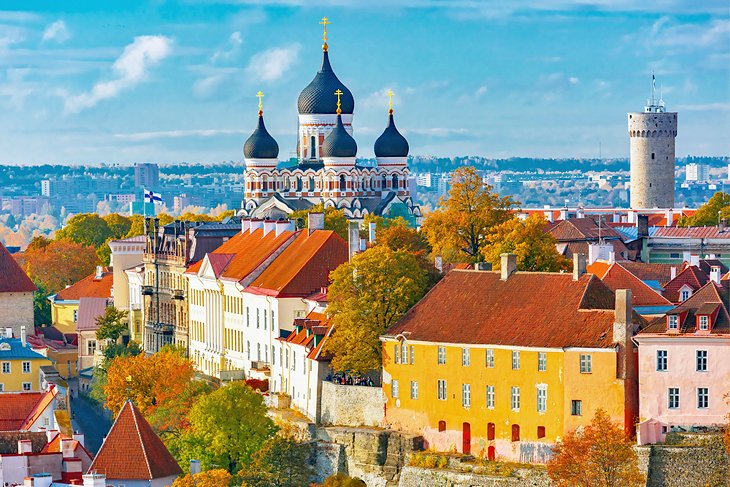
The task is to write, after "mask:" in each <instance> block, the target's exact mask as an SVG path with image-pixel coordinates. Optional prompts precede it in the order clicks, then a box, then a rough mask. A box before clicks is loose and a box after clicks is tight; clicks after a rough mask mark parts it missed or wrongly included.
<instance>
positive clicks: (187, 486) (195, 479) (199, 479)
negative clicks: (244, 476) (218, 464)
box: [172, 468, 233, 487]
mask: <svg viewBox="0 0 730 487" xmlns="http://www.w3.org/2000/svg"><path fill="white" fill-rule="evenodd" d="M232 479H233V476H232V475H231V474H229V473H228V472H226V471H225V470H223V469H221V468H217V469H214V470H206V471H205V472H200V473H196V474H195V475H192V474H187V475H185V476H183V477H178V478H176V479H175V481H174V482H173V483H172V487H223V486H225V485H231V480H232Z"/></svg>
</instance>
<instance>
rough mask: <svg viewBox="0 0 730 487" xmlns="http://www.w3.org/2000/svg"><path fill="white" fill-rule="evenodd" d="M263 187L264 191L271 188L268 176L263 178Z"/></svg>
mask: <svg viewBox="0 0 730 487" xmlns="http://www.w3.org/2000/svg"><path fill="white" fill-rule="evenodd" d="M261 189H262V190H263V191H268V190H269V180H268V178H267V177H266V176H264V177H262V178H261Z"/></svg>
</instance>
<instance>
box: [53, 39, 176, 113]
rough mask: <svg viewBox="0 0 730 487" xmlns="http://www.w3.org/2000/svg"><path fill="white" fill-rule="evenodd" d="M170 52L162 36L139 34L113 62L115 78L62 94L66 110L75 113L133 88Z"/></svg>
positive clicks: (166, 40) (170, 41)
mask: <svg viewBox="0 0 730 487" xmlns="http://www.w3.org/2000/svg"><path fill="white" fill-rule="evenodd" d="M171 52H172V40H171V39H170V38H168V37H165V36H139V37H135V38H134V41H133V42H132V43H131V44H128V45H127V47H125V48H124V52H122V55H121V56H119V58H118V59H117V60H116V61H115V62H114V65H113V66H112V69H113V71H114V74H115V77H114V78H113V79H111V80H109V81H100V82H98V83H96V84H95V85H94V86H93V87H92V88H91V90H90V91H88V92H86V93H81V94H79V95H73V96H65V98H66V100H65V110H66V112H67V113H78V112H80V111H82V110H85V109H87V108H91V107H93V106H95V105H96V104H97V103H99V102H100V101H102V100H107V99H109V98H114V97H116V96H117V95H119V94H120V93H121V92H122V91H124V90H128V89H130V88H133V87H134V86H136V85H137V84H139V83H141V82H142V81H144V80H145V78H146V76H147V71H148V70H149V68H150V67H152V66H154V65H156V64H157V63H159V62H160V61H161V60H163V59H165V58H166V57H167V56H169V55H170V53H171Z"/></svg>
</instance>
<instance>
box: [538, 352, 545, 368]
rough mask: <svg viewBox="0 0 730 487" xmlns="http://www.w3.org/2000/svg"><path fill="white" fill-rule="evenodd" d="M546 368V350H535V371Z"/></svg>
mask: <svg viewBox="0 0 730 487" xmlns="http://www.w3.org/2000/svg"><path fill="white" fill-rule="evenodd" d="M546 370H547V352H537V371H538V372H545V371H546Z"/></svg>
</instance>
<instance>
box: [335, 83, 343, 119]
mask: <svg viewBox="0 0 730 487" xmlns="http://www.w3.org/2000/svg"><path fill="white" fill-rule="evenodd" d="M335 95H337V114H338V115H339V114H340V113H342V110H340V96H342V95H343V93H342V90H341V89H339V88H337V91H335Z"/></svg>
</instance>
